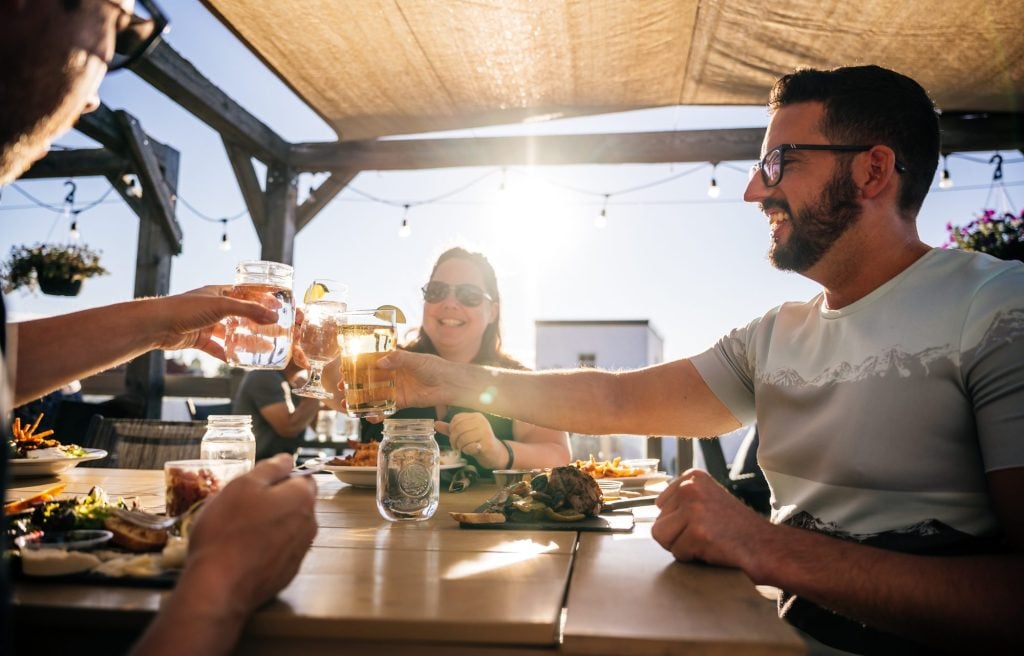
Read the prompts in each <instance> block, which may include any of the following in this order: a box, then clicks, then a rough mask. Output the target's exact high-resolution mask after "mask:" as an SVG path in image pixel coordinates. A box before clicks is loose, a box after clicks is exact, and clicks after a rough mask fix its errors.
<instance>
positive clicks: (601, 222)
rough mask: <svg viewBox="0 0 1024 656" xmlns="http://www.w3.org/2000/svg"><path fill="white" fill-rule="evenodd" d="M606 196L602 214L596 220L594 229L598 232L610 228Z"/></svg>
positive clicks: (606, 196) (605, 196)
mask: <svg viewBox="0 0 1024 656" xmlns="http://www.w3.org/2000/svg"><path fill="white" fill-rule="evenodd" d="M609 195H610V194H605V195H604V205H602V206H601V213H600V214H598V215H597V217H596V218H595V219H594V227H595V228H597V229H598V230H603V229H604V228H606V227H608V196H609Z"/></svg>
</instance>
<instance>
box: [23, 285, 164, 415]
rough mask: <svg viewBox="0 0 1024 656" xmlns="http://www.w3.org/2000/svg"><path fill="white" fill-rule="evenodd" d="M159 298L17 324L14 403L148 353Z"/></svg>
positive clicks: (152, 340) (152, 336) (153, 340)
mask: <svg viewBox="0 0 1024 656" xmlns="http://www.w3.org/2000/svg"><path fill="white" fill-rule="evenodd" d="M153 302H155V299H146V300H138V301H130V302H127V303H118V304H116V305H110V306H107V307H103V308H93V309H90V310H82V311H81V312H74V313H72V314H65V315H61V316H57V317H48V318H45V319H35V320H32V321H25V322H20V323H17V324H14V326H15V330H16V333H15V337H14V340H13V341H14V344H15V348H16V352H15V354H14V355H15V357H14V358H13V362H12V365H13V367H16V370H15V371H14V372H13V373H14V381H15V393H14V396H15V404H22V403H25V402H28V401H31V400H32V399H35V398H39V397H40V396H43V395H44V394H46V393H48V392H51V391H53V390H55V389H57V388H58V387H60V386H61V385H64V384H65V383H68V382H70V381H72V380H75V379H78V378H86V377H88V376H91V375H93V374H95V373H97V372H99V371H103V370H104V369H108V368H110V367H113V366H116V365H118V364H120V363H122V362H125V361H126V360H130V359H131V358H133V357H135V356H137V355H140V354H142V353H145V352H146V351H148V350H150V349H151V348H153V346H154V344H155V343H156V335H155V329H154V326H153V312H152V308H151V307H148V306H149V304H151V303H153Z"/></svg>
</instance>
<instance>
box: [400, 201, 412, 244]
mask: <svg viewBox="0 0 1024 656" xmlns="http://www.w3.org/2000/svg"><path fill="white" fill-rule="evenodd" d="M403 207H404V208H405V214H403V215H402V225H401V226H400V227H399V228H398V236H399V237H401V238H402V239H406V238H407V237H409V236H410V235H412V228H410V227H409V218H408V217H409V204H408V203H406V204H405V205H403Z"/></svg>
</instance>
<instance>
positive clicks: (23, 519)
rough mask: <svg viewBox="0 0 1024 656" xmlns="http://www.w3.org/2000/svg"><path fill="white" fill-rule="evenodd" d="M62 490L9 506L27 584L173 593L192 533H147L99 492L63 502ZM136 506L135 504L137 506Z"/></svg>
mask: <svg viewBox="0 0 1024 656" xmlns="http://www.w3.org/2000/svg"><path fill="white" fill-rule="evenodd" d="M63 489H64V485H63V484H58V485H54V486H53V487H50V488H47V489H46V490H43V491H42V492H40V493H38V494H36V495H33V496H32V497H29V498H27V499H20V500H18V501H13V502H9V503H6V504H4V513H5V514H7V515H8V519H9V521H8V536H6V539H8V540H10V541H11V543H10V544H9V545H8V547H16V549H15V550H13V552H12V553H13V554H14V555H15V557H16V559H17V560H18V561H20V565H21V566H20V567H18V568H16V570H15V572H19V573H20V574H21V575H23V576H25V577H26V578H48V579H51V580H62V581H76V582H99V583H123V584H126V585H144V586H159V587H170V586H172V585H173V584H174V581H175V580H176V579H177V574H178V571H179V570H180V569H181V567H182V566H183V565H184V561H185V555H186V553H187V551H188V541H187V532H186V531H187V528H186V527H179V530H180V531H181V533H180V534H174V535H172V534H171V532H170V531H169V530H167V529H162V530H158V529H153V528H144V527H142V526H138V525H136V524H133V523H131V522H128V521H125V520H123V519H120V518H118V517H115V516H114V512H115V511H114V508H120V509H128V508H129V507H130V506H129V504H128V503H127V502H126V501H125V500H123V499H117V500H116V501H111V500H110V498H109V497H108V496H107V494H106V493H105V492H104V491H103V490H101V489H100V488H97V487H94V488H93V489H91V490H90V491H89V494H87V495H86V496H84V497H74V498H64V499H58V498H57V495H59V494H60V493H61V492H62V491H63ZM133 505H134V504H133Z"/></svg>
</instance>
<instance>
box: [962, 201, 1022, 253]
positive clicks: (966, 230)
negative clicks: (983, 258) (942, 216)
mask: <svg viewBox="0 0 1024 656" xmlns="http://www.w3.org/2000/svg"><path fill="white" fill-rule="evenodd" d="M946 231H947V232H949V241H948V242H946V244H945V247H946V248H959V249H960V250H965V251H975V252H978V253H988V254H989V255H993V256H995V257H998V258H999V259H1001V260H1020V261H1021V262H1024V210H1022V211H1021V213H1020V216H1014V215H1013V214H1012V213H1010V212H1006V213H1005V214H1003V215H1002V216H997V215H996V211H995V210H984V211H983V212H982V215H981V216H979V217H977V218H975V219H974V220H973V221H971V222H970V223H968V224H967V225H965V226H963V227H960V226H955V225H953V224H952V223H947V224H946Z"/></svg>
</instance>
